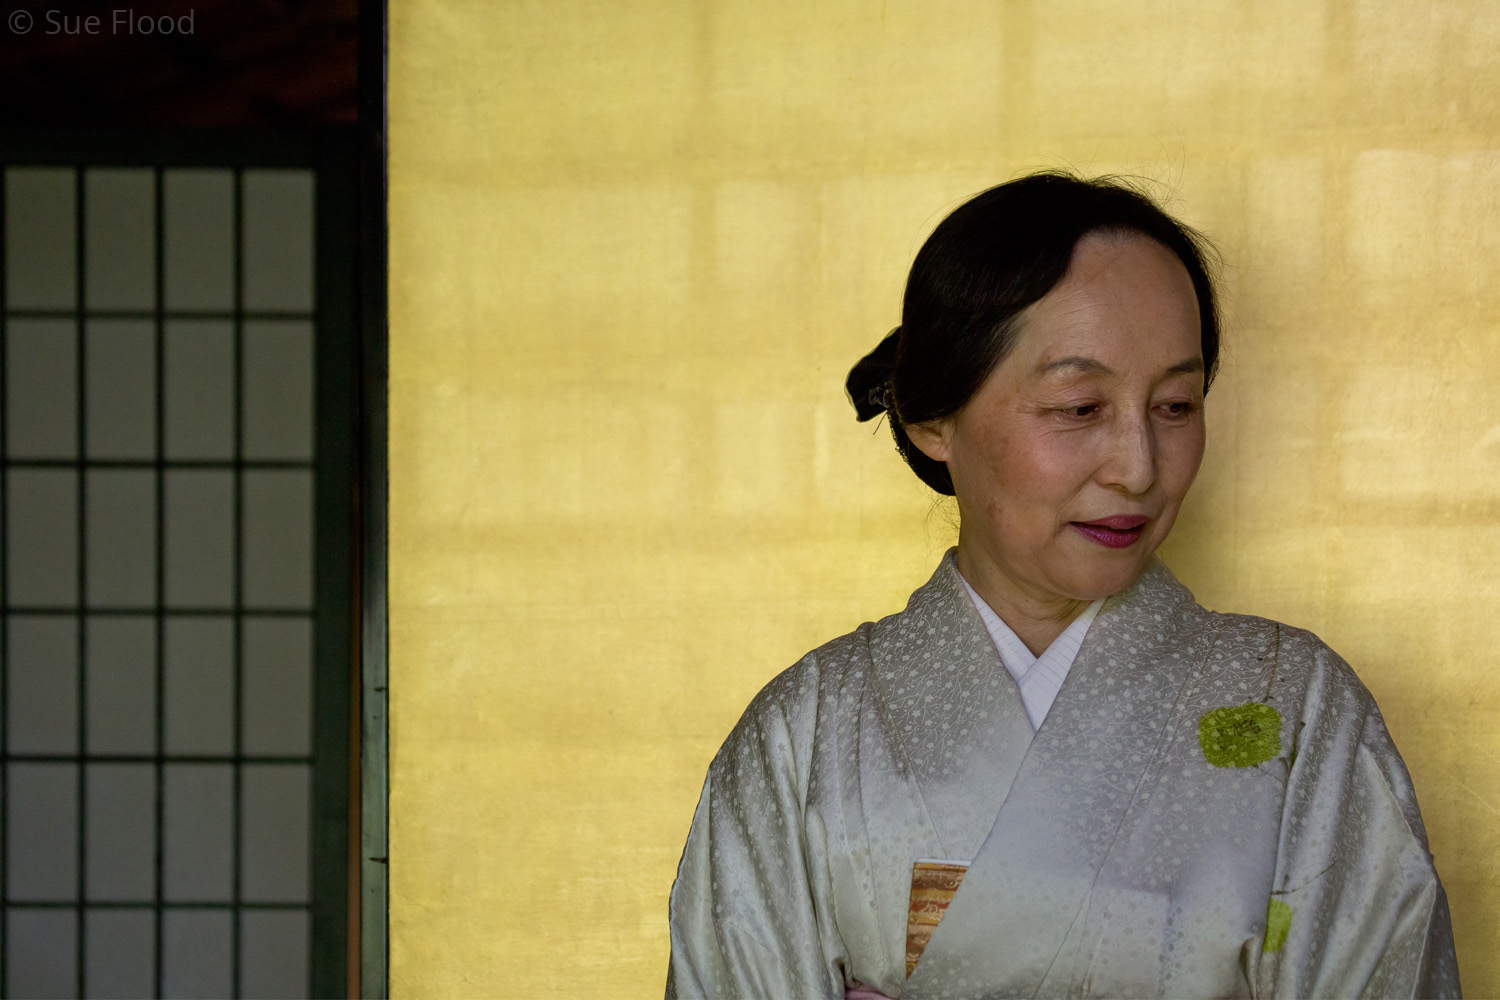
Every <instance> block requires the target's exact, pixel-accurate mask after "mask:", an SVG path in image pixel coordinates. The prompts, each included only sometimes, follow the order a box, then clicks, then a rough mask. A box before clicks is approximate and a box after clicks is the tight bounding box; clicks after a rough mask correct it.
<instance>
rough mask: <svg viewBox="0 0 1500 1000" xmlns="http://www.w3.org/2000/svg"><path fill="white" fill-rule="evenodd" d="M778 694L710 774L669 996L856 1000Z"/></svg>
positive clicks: (747, 722) (680, 874)
mask: <svg viewBox="0 0 1500 1000" xmlns="http://www.w3.org/2000/svg"><path fill="white" fill-rule="evenodd" d="M775 685H776V682H773V685H772V687H768V688H767V690H766V691H763V692H762V693H761V695H759V696H758V697H757V698H756V700H755V702H752V704H751V706H750V708H749V709H748V710H747V711H746V713H745V715H744V717H743V718H741V720H740V722H739V724H738V725H736V726H735V728H734V731H733V732H732V733H731V734H730V736H729V738H728V740H726V741H725V743H724V746H723V747H722V748H721V749H720V750H719V753H718V755H717V756H716V757H715V758H714V761H713V764H712V765H710V767H709V771H708V778H707V780H706V781H705V782H704V784H703V792H702V795H701V796H700V797H699V800H698V807H697V809H696V811H695V812H694V814H693V824H692V828H691V830H690V831H689V832H688V838H687V846H686V847H685V848H684V850H683V853H682V861H681V863H680V864H679V866H678V869H677V879H676V881H675V882H674V883H673V885H672V895H671V900H670V903H669V904H668V910H669V917H670V931H671V941H672V955H671V964H670V967H669V970H668V973H667V997H669V998H671V997H778V998H780V997H786V998H795V997H831V998H841V997H843V995H844V982H843V977H842V973H841V972H840V971H838V970H839V965H838V962H837V960H836V959H834V960H832V961H830V956H829V954H828V952H829V951H830V948H829V947H828V945H829V942H827V941H825V940H824V939H825V938H826V937H827V936H828V932H827V930H826V929H823V930H820V927H819V920H818V908H817V906H816V904H815V902H814V888H813V885H814V882H815V881H817V880H818V878H819V875H818V873H816V872H814V871H811V870H810V866H809V863H808V855H809V851H808V844H807V834H806V831H805V828H804V823H803V801H804V796H803V792H804V790H805V788H806V775H805V765H803V766H799V762H798V756H799V755H798V752H797V751H798V744H802V747H801V749H802V750H803V752H804V753H805V752H806V743H807V742H808V740H809V739H810V737H808V736H806V735H804V734H800V733H798V732H797V731H796V729H797V728H798V727H797V725H796V722H795V719H789V718H788V715H789V714H793V715H795V714H797V713H788V712H787V711H786V706H785V705H782V704H778V699H777V698H776V697H775V694H776V693H777V692H776V691H774V690H773V688H774V687H775Z"/></svg>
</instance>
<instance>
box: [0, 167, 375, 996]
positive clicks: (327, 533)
mask: <svg viewBox="0 0 1500 1000" xmlns="http://www.w3.org/2000/svg"><path fill="white" fill-rule="evenodd" d="M225 160H226V162H224V163H223V164H222V165H213V158H212V157H211V156H200V161H201V162H198V163H194V164H191V165H184V166H177V165H163V164H161V163H151V162H149V160H147V162H144V163H140V164H134V165H131V164H109V165H94V164H91V163H87V162H84V163H68V164H46V163H42V164H28V165H11V166H9V167H7V168H6V169H5V171H4V177H3V183H4V197H3V205H4V228H3V232H4V241H5V253H4V280H3V282H0V287H3V295H4V324H3V327H0V340H3V345H0V346H3V350H0V355H3V364H4V375H3V385H4V406H3V408H0V420H3V428H0V431H3V433H0V439H3V449H4V450H3V463H4V483H3V485H4V489H3V498H0V504H3V522H4V533H3V543H0V544H3V548H4V552H3V558H0V573H3V592H4V600H5V614H4V618H3V641H0V649H3V654H0V679H3V684H0V689H3V698H4V713H3V718H4V742H3V754H4V795H3V797H0V836H3V838H4V849H3V864H0V887H3V895H4V903H5V921H4V929H5V945H4V948H3V966H0V975H3V980H0V982H3V989H4V993H5V995H7V996H26V997H38V996H75V995H83V996H155V995H161V996H215V997H225V996H251V997H270V996H305V995H307V994H308V993H309V992H310V991H316V992H324V991H338V990H339V989H341V980H340V977H341V976H342V969H343V965H342V952H341V949H342V944H341V940H342V937H343V934H344V928H343V926H342V914H343V913H344V909H343V906H344V901H343V899H342V893H343V889H344V886H345V885H346V882H345V879H344V868H345V866H346V865H347V854H346V851H347V848H346V845H347V815H348V812H347V810H348V803H349V788H348V781H347V760H348V758H347V749H348V722H347V719H348V715H347V712H348V707H347V706H348V701H347V698H348V695H347V691H348V678H349V672H350V661H349V658H348V651H349V645H348V638H347V636H348V634H349V627H350V625H349V617H348V615H349V609H348V600H347V594H348V581H347V567H348V543H347V539H348V534H349V524H348V514H347V512H348V510H349V502H348V497H347V496H346V495H342V494H343V493H344V492H346V487H347V482H348V479H347V476H346V475H342V474H340V473H338V472H337V470H338V469H342V468H344V467H345V466H347V464H348V461H349V458H348V456H349V454H350V451H351V449H350V447H349V441H348V440H347V438H348V436H349V435H348V433H347V430H348V428H349V427H351V426H352V424H351V423H350V420H349V415H348V413H347V412H346V413H344V414H342V415H341V414H338V413H331V412H330V411H329V406H328V405H327V404H326V403H324V404H323V405H322V406H321V408H320V398H321V396H323V395H332V396H333V397H335V398H337V399H344V398H347V393H346V392H340V391H339V390H338V389H337V387H335V388H334V389H333V390H330V392H329V393H322V392H321V390H320V379H322V380H323V381H324V382H326V381H328V380H329V379H333V380H335V381H342V382H347V381H348V380H349V379H350V377H351V373H350V372H349V371H348V370H347V366H346V370H344V371H332V372H330V371H328V370H327V359H328V358H329V357H330V356H331V355H330V354H329V352H328V351H326V350H324V351H322V353H321V357H322V358H323V359H324V364H323V365H322V366H321V370H320V363H319V359H320V340H321V339H322V338H325V337H336V338H337V337H342V338H343V339H344V340H346V341H347V334H348V330H349V324H347V323H342V324H341V323H339V322H332V321H331V322H320V318H324V317H329V316H331V315H344V314H347V312H348V304H347V302H346V303H324V302H321V301H320V298H319V291H320V278H319V275H320V272H319V267H318V261H317V257H318V255H319V254H320V253H326V252H330V250H338V249H339V248H338V247H337V246H335V247H332V248H330V247H325V246H322V245H321V244H320V239H319V236H320V235H325V234H324V233H323V230H322V229H320V225H319V219H320V212H319V208H318V203H319V199H320V197H322V194H323V192H322V191H321V190H320V178H319V175H318V171H317V169H316V167H315V164H309V165H307V166H295V165H292V166H288V165H277V166H273V167H261V166H255V165H245V164H244V163H237V162H234V158H233V157H226V158H225ZM322 217H323V218H325V219H326V218H327V213H326V212H324V213H322ZM332 239H333V241H334V242H335V243H337V242H338V237H337V235H336V234H335V235H334V236H333V237H332ZM344 240H345V243H346V245H345V247H344V251H345V255H346V256H347V240H348V237H347V236H345V237H344ZM325 284H326V283H325ZM346 297H347V296H346ZM345 349H347V344H346V345H345ZM345 409H346V410H347V406H345ZM320 410H321V412H320ZM320 423H321V424H322V425H323V427H322V432H321V433H322V437H321V438H320ZM341 429H342V432H343V436H344V438H345V440H344V441H343V442H342V446H340V444H339V441H338V438H339V433H340V430H341ZM330 442H332V443H333V445H334V448H333V450H334V454H333V455H331V456H326V457H325V456H323V455H322V454H320V447H327V446H328V445H329V444H330ZM330 466H331V467H332V468H333V469H334V471H333V472H332V473H331V481H330V482H326V483H325V482H320V476H321V475H322V474H323V472H324V471H325V470H327V469H329V468H330ZM320 491H322V492H323V493H324V494H325V496H324V499H323V501H322V502H320V499H319V494H320ZM329 491H336V492H337V493H338V494H340V495H336V496H334V497H331V498H330V497H328V496H327V494H328V493H329ZM320 516H321V517H325V518H327V517H331V518H332V519H333V520H334V521H335V522H337V521H339V520H340V519H342V521H343V523H322V521H320ZM320 594H321V595H332V596H331V597H329V598H328V599H326V600H324V601H323V602H322V605H323V606H320ZM340 594H342V595H343V597H342V598H340V596H339V595H340ZM320 630H322V631H326V632H331V633H333V634H332V635H328V636H321V637H320V635H319V633H320ZM320 639H321V640H322V641H320ZM320 886H321V890H320V888H319V887H320ZM320 896H321V898H319V897H320ZM315 924H316V926H315ZM315 938H321V939H322V940H320V941H319V942H318V947H317V948H315V946H314V945H315ZM315 956H321V957H320V958H317V959H315ZM315 961H316V962H320V963H321V965H322V966H324V968H321V969H320V970H318V972H319V974H318V976H317V977H316V978H314V969H313V966H314V964H315Z"/></svg>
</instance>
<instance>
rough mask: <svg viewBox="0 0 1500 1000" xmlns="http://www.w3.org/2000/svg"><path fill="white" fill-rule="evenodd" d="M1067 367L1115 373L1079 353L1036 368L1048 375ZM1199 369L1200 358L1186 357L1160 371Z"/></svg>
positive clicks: (1084, 372) (1180, 372) (1091, 372)
mask: <svg viewBox="0 0 1500 1000" xmlns="http://www.w3.org/2000/svg"><path fill="white" fill-rule="evenodd" d="M1068 368H1071V369H1073V370H1074V371H1076V372H1078V373H1079V374H1081V375H1113V374H1115V370H1114V369H1113V368H1111V367H1109V365H1106V364H1105V363H1104V362H1102V361H1100V360H1098V359H1097V358H1086V357H1084V356H1083V355H1081V354H1070V355H1068V356H1067V357H1065V358H1058V359H1057V360H1056V361H1049V362H1048V363H1047V364H1045V365H1041V366H1040V367H1038V368H1037V374H1039V375H1050V374H1051V373H1052V372H1055V371H1062V370H1064V369H1068ZM1201 371H1203V359H1202V358H1187V359H1186V360H1183V361H1179V362H1177V363H1176V364H1175V365H1173V366H1172V367H1170V368H1168V369H1167V370H1166V371H1164V372H1162V374H1163V375H1164V376H1165V375H1184V374H1191V373H1196V372H1201Z"/></svg>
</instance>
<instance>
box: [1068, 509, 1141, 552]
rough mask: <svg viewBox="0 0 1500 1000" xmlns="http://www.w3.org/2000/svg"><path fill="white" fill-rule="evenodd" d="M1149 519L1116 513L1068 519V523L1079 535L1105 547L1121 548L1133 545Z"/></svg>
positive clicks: (1137, 515) (1138, 515)
mask: <svg viewBox="0 0 1500 1000" xmlns="http://www.w3.org/2000/svg"><path fill="white" fill-rule="evenodd" d="M1149 520H1150V518H1147V517H1143V516H1142V515H1140V514H1117V515H1116V516H1114V517H1101V518H1099V519H1098V520H1097V521H1069V522H1068V524H1069V526H1070V527H1072V528H1073V529H1074V530H1076V531H1077V532H1078V533H1079V534H1080V535H1083V536H1084V537H1085V538H1088V539H1090V540H1091V541H1095V542H1098V543H1099V544H1100V545H1103V546H1105V547H1106V548H1111V549H1123V548H1126V547H1127V546H1131V545H1134V544H1135V542H1136V539H1138V538H1140V537H1141V536H1142V535H1144V534H1145V533H1146V522H1147V521H1149Z"/></svg>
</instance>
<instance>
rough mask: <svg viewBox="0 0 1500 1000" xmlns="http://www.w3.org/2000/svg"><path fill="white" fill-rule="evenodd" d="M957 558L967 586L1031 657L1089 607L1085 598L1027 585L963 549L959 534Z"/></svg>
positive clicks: (1042, 650)
mask: <svg viewBox="0 0 1500 1000" xmlns="http://www.w3.org/2000/svg"><path fill="white" fill-rule="evenodd" d="M956 561H957V563H958V571H959V572H960V573H962V574H963V578H964V579H965V580H967V581H969V586H971V587H973V588H974V590H975V592H976V593H978V594H979V596H980V597H982V598H984V603H986V604H988V605H989V606H990V610H992V611H994V612H995V614H997V615H999V616H1000V620H1001V621H1003V622H1004V623H1005V624H1006V625H1007V626H1009V627H1010V630H1011V631H1012V632H1014V633H1015V634H1016V637H1017V638H1018V639H1020V640H1021V641H1022V642H1024V643H1025V644H1026V648H1027V649H1029V650H1031V655H1033V656H1041V655H1042V653H1044V652H1046V649H1047V647H1048V646H1050V645H1052V643H1053V641H1054V640H1056V639H1057V637H1058V636H1060V635H1062V634H1063V632H1064V631H1065V630H1066V629H1067V627H1068V626H1069V625H1070V624H1072V622H1073V619H1075V618H1077V617H1078V616H1079V615H1081V614H1082V613H1083V611H1084V609H1085V608H1087V607H1088V606H1089V602H1088V601H1080V600H1075V599H1073V598H1071V597H1064V596H1063V595H1061V594H1051V593H1046V592H1045V591H1042V590H1041V589H1040V588H1036V587H1028V586H1026V585H1025V584H1024V583H1022V582H1020V581H1017V580H1015V579H1014V578H1013V577H1012V576H1011V575H1010V574H1007V573H1006V572H1005V571H1004V570H1003V569H1002V568H1001V567H1000V565H999V564H998V563H997V562H996V561H995V560H993V559H991V558H988V557H987V556H986V555H985V554H983V553H978V554H976V553H975V552H974V551H973V550H972V549H970V548H966V547H965V546H964V544H963V539H962V537H960V539H959V543H958V555H957V558H956Z"/></svg>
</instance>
